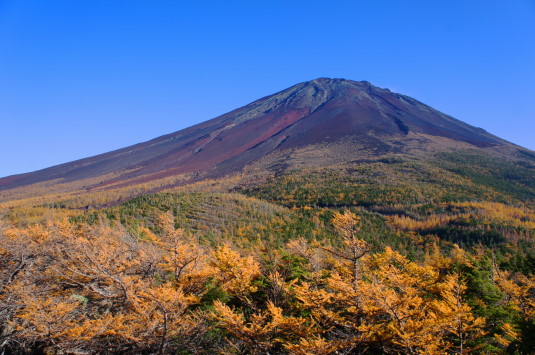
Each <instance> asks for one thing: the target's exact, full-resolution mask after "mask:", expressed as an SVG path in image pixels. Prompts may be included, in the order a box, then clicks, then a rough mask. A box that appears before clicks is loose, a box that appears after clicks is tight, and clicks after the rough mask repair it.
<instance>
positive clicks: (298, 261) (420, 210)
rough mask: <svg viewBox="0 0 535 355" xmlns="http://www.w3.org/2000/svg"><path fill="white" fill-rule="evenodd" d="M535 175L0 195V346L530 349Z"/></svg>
mask: <svg viewBox="0 0 535 355" xmlns="http://www.w3.org/2000/svg"><path fill="white" fill-rule="evenodd" d="M534 168H535V166H534V164H533V160H531V158H530V157H527V158H526V157H525V158H522V159H519V160H515V161H507V160H504V159H498V158H496V157H493V156H488V155H485V154H481V153H477V154H476V153H475V152H474V151H471V152H464V153H461V152H457V153H440V154H438V155H434V156H432V157H429V158H428V159H415V158H414V157H410V156H403V155H391V156H388V157H378V158H376V159H369V160H366V161H355V162H354V163H352V164H344V165H336V164H334V165H330V166H326V167H324V168H317V169H311V168H303V169H293V170H286V171H283V172H280V173H276V174H271V175H269V176H264V177H261V178H259V179H257V180H254V179H251V177H250V176H246V177H243V178H241V179H240V178H237V177H231V178H229V179H227V180H224V179H223V180H219V181H218V180H213V181H210V182H206V183H203V184H193V185H190V186H189V187H185V188H184V187H181V188H171V189H169V190H168V191H166V192H161V193H158V194H149V195H142V196H139V197H137V198H133V199H130V200H128V201H126V202H122V203H114V202H113V201H117V200H116V199H115V198H116V196H118V194H119V195H120V190H112V191H110V192H109V193H108V194H107V193H106V192H105V191H101V192H99V194H98V195H96V196H91V194H88V195H86V196H82V195H80V196H75V197H73V196H72V195H65V196H63V197H62V196H56V197H54V200H53V201H52V200H46V199H28V200H21V201H18V202H16V203H13V202H8V203H5V204H4V205H3V207H2V208H3V209H2V222H1V224H0V264H1V265H2V268H1V269H0V284H1V289H0V327H1V328H0V334H1V335H0V347H1V349H2V351H4V352H5V353H10V352H33V353H115V352H120V353H132V354H134V353H136V354H137V353H180V354H196V353H199V354H200V353H214V354H215V353H228V354H251V353H253V354H255V353H256V354H264V353H270V354H286V353H288V354H290V353H291V354H329V353H335V352H338V353H348V354H349V353H352V354H353V353H354V354H357V353H369V354H378V353H385V354H391V353H422V354H442V353H451V354H454V353H469V352H474V353H485V354H487V353H493V354H494V353H518V354H529V353H533V352H534V351H535V337H534V335H533V334H535V275H534V271H535V245H534V243H535V239H534V237H535V206H534V196H535V186H534V183H533V181H535V180H534V177H535V173H534ZM97 200H98V201H100V202H99V204H93V205H91V203H93V202H94V201H97ZM91 201H92V202H91ZM90 205H91V206H92V207H90ZM95 207H96V208H95Z"/></svg>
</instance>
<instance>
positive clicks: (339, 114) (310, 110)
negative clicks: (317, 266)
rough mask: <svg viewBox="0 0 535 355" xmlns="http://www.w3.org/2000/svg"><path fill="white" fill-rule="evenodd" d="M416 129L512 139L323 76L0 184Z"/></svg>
mask: <svg viewBox="0 0 535 355" xmlns="http://www.w3.org/2000/svg"><path fill="white" fill-rule="evenodd" d="M410 132H414V133H424V134H428V135H434V136H442V137H447V138H450V139H453V140H457V141H462V142H466V143H469V144H472V145H474V146H477V147H487V146H493V145H503V144H507V142H505V141H503V140H501V139H499V138H497V137H495V136H493V135H491V134H489V133H487V132H485V131H484V130H482V129H479V128H475V127H472V126H470V125H468V124H465V123H463V122H461V121H458V120H456V119H454V118H452V117H450V116H447V115H445V114H442V113H440V112H438V111H436V110H434V109H432V108H431V107H429V106H426V105H424V104H422V103H421V102H418V101H416V100H414V99H412V98H410V97H407V96H403V95H400V94H396V93H393V92H391V91H389V90H387V89H381V88H378V87H375V86H373V85H371V84H370V83H368V82H356V81H351V80H344V79H327V78H321V79H316V80H312V81H308V82H304V83H301V84H297V85H295V86H292V87H291V88H288V89H286V90H283V91H281V92H279V93H276V94H274V95H271V96H267V97H265V98H262V99H260V100H258V101H255V102H253V103H251V104H249V105H247V106H244V107H242V108H239V109H237V110H234V111H232V112H229V113H227V114H225V115H222V116H219V117H217V118H214V119H212V120H210V121H206V122H204V123H201V124H198V125H196V126H193V127H189V128H187V129H184V130H181V131H178V132H175V133H171V134H168V135H165V136H162V137H158V138H156V139H153V140H151V141H148V142H144V143H140V144H136V145H133V146H130V147H127V148H123V149H119V150H116V151H113V152H109V153H105V154H101V155H98V156H94V157H90V158H86V159H82V160H78V161H74V162H70V163H66V164H62V165H58V166H53V167H50V168H47V169H43V170H39V171H36V172H32V173H27V174H21V175H15V176H10V177H6V178H2V179H0V190H6V189H11V188H14V187H20V186H24V185H29V184H33V183H37V182H43V181H48V180H52V179H60V181H61V182H71V181H77V180H82V179H87V178H92V177H98V176H101V175H104V174H108V173H112V172H121V171H127V170H133V169H135V170H134V171H132V172H130V173H127V174H123V175H121V176H120V177H118V178H116V179H114V180H110V181H109V182H112V181H120V180H124V179H127V178H139V180H145V181H147V180H152V179H155V178H161V177H165V176H171V175H175V174H180V173H188V172H197V171H201V172H202V171H208V170H210V171H214V172H217V171H218V170H219V171H225V172H228V171H233V170H239V169H241V168H243V167H244V166H245V165H247V164H249V163H251V162H253V161H255V160H257V159H259V158H262V157H263V156H265V155H267V154H269V153H272V152H274V151H281V150H285V149H289V148H299V147H303V146H306V145H309V144H316V143H322V142H335V141H339V140H340V139H341V138H344V137H347V136H355V137H358V138H359V139H360V141H366V139H368V140H369V142H370V145H377V144H382V143H381V141H380V139H378V138H377V137H381V136H384V137H400V138H403V137H404V136H406V135H408V134H409V133H410Z"/></svg>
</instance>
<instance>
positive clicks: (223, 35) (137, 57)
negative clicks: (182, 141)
mask: <svg viewBox="0 0 535 355" xmlns="http://www.w3.org/2000/svg"><path fill="white" fill-rule="evenodd" d="M318 77H336V78H346V79H353V80H368V81H370V82H372V83H373V84H375V85H377V86H380V87H387V88H390V89H391V90H393V91H397V92H400V93H403V94H406V95H409V96H412V97H414V98H416V99H418V100H420V101H423V102H424V103H426V104H428V105H431V106H433V107H435V108H437V109H439V110H441V111H443V112H445V113H447V114H450V115H452V116H454V117H456V118H458V119H460V120H463V121H465V122H467V123H470V124H472V125H475V126H478V127H482V128H484V129H486V130H487V131H489V132H491V133H493V134H496V135H498V136H500V137H502V138H505V139H507V140H509V141H511V142H513V143H516V144H519V145H522V146H524V147H527V148H530V149H533V150H535V104H534V103H535V1H533V0H508V1H494V0H489V1H466V0H463V1H456V0H449V1H429V0H427V1H401V0H399V1H386V0H373V1H372V0H369V1H355V0H353V1H329V2H327V1H312V0H310V1H260V0H258V1H256V0H255V1H250V0H249V1H186V0H184V1H180V0H145V1H138V0H128V1H127V0H122V1H120V0H51V1H42V0H24V1H21V0H0V150H1V151H2V154H1V155H0V176H7V175H11V174H16V173H23V172H28V171H33V170H37V169H41V168H45V167H48V166H51V165H55V164H59V163H63V162H67V161H72V160H75V159H79V158H84V157H87V156H91V155H95V154H99V153H103V152H106V151H110V150H113V149H118V148H121V147H124V146H127V145H130V144H135V143H138V142H141V141H145V140H149V139H152V138H155V137H157V136H160V135H163V134H166V133H170V132H174V131H177V130H179V129H182V128H185V127H188V126H191V125H193V124H195V123H199V122H202V121H205V120H207V119H210V118H213V117H215V116H218V115H220V114H223V113H225V112H227V111H230V110H232V109H234V108H237V107H239V106H242V105H245V104H247V103H249V102H251V101H253V100H255V99H258V98H260V97H263V96H266V95H269V94H271V93H274V92H276V91H280V90H282V89H284V88H286V87H289V86H291V85H293V84H295V83H298V82H302V81H306V80H311V79H315V78H318Z"/></svg>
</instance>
